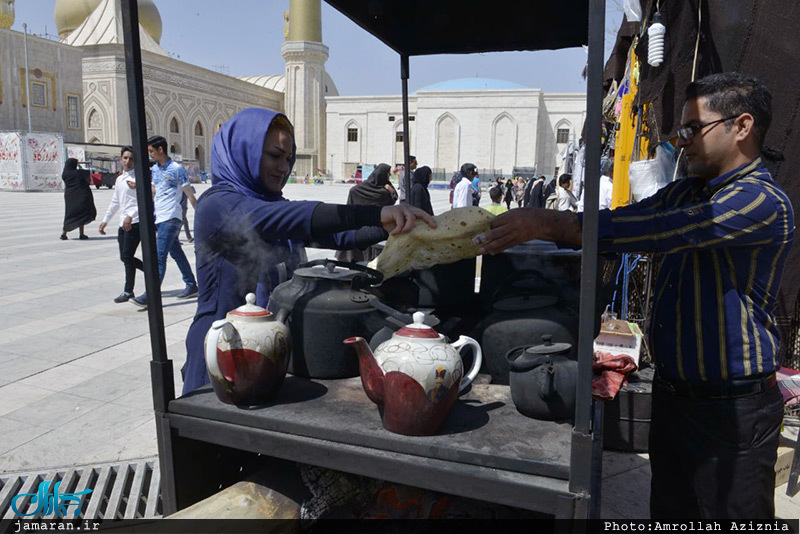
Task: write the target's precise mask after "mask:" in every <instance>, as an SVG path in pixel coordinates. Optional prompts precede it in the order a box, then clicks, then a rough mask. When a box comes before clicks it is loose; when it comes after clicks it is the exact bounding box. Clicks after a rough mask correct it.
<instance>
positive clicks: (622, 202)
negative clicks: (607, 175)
mask: <svg viewBox="0 0 800 534" xmlns="http://www.w3.org/2000/svg"><path fill="white" fill-rule="evenodd" d="M628 71H629V72H628V74H627V75H626V80H625V82H624V83H623V88H625V87H627V91H626V92H625V93H624V94H623V96H622V101H621V102H622V105H621V109H620V114H619V122H618V123H617V124H618V127H619V130H618V131H617V139H616V144H615V145H614V181H613V193H612V195H611V209H615V208H618V207H620V206H627V205H628V204H630V199H631V190H630V182H629V181H628V168H629V165H630V163H631V161H639V160H640V159H644V158H645V157H646V155H647V150H648V148H649V144H648V143H647V140H646V139H644V138H641V136H640V138H639V141H638V142H637V136H636V131H637V124H638V123H639V120H637V116H636V114H634V108H633V102H634V100H635V99H636V93H637V91H638V86H639V68H638V59H637V58H636V53H635V52H634V47H631V52H630V62H629V67H628Z"/></svg>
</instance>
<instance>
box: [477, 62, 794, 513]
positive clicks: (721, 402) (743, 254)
mask: <svg viewBox="0 0 800 534" xmlns="http://www.w3.org/2000/svg"><path fill="white" fill-rule="evenodd" d="M771 116H772V112H771V96H770V93H769V91H768V90H767V88H766V87H765V86H764V85H763V84H762V83H761V82H760V81H759V80H757V79H755V78H752V77H748V76H743V75H741V74H738V73H725V74H715V75H711V76H708V77H706V78H703V79H701V80H698V81H696V82H693V83H692V84H690V85H689V86H688V87H687V89H686V104H685V105H684V107H683V117H682V125H681V128H679V129H678V132H677V133H678V137H679V140H678V145H679V146H680V147H681V148H682V149H683V152H684V157H685V158H686V161H687V164H688V170H689V176H690V177H689V178H686V179H683V180H678V181H676V182H673V183H671V184H669V185H667V186H666V187H664V188H663V189H661V190H660V191H658V192H657V193H656V194H655V195H653V196H652V197H650V198H647V199H645V200H643V201H641V202H639V203H637V204H633V205H631V206H625V207H622V208H618V209H616V210H614V211H610V210H601V211H600V218H599V228H598V230H599V238H600V241H599V244H600V250H601V251H605V252H648V253H658V254H660V255H659V256H658V258H659V270H658V272H659V274H658V279H657V281H656V291H655V299H654V301H653V308H652V310H651V312H650V313H651V314H650V332H649V335H650V348H651V349H652V353H653V357H654V360H655V364H656V378H655V381H654V384H653V399H652V423H651V431H650V450H649V452H650V463H651V468H652V474H653V477H652V483H651V496H650V514H651V517H652V518H653V519H700V518H702V519H725V518H731V519H737V518H741V519H769V518H772V517H773V516H774V486H775V471H774V465H775V460H776V457H777V447H778V437H779V432H780V426H781V421H782V417H783V399H782V396H781V394H780V391H779V390H778V388H777V386H776V381H775V372H776V371H777V370H778V369H779V367H780V364H779V363H778V354H777V352H778V345H779V343H780V340H779V335H778V330H777V328H776V326H775V317H774V310H775V306H776V301H777V296H778V287H779V285H780V281H781V276H782V274H783V267H784V262H785V261H786V255H787V253H788V251H789V247H790V246H791V244H792V241H793V239H794V211H793V209H792V205H791V203H790V202H789V198H788V197H787V196H786V193H785V192H784V191H783V189H782V188H781V187H780V186H779V185H778V184H777V183H776V182H775V181H773V179H772V177H771V176H770V173H769V171H768V170H767V169H766V167H764V165H763V163H762V161H761V157H760V154H761V150H762V148H763V144H764V138H765V136H766V133H767V130H768V128H769V125H770V121H771ZM581 225H582V217H581V215H580V214H577V215H576V214H570V213H569V212H556V211H547V210H512V211H511V212H509V213H508V214H506V215H503V216H501V217H498V218H496V219H495V220H494V221H493V223H492V230H490V231H489V232H487V233H485V234H482V235H480V236H478V237H476V242H478V243H480V244H481V245H482V249H481V253H484V252H486V253H496V252H499V251H501V250H503V249H505V248H508V247H510V246H513V245H516V244H518V243H521V242H524V241H528V240H530V239H547V240H551V241H560V242H566V243H571V244H574V245H580V244H581Z"/></svg>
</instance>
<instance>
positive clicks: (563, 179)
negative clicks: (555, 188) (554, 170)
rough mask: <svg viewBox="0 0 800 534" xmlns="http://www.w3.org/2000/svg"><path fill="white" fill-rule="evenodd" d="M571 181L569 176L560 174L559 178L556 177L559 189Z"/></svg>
mask: <svg viewBox="0 0 800 534" xmlns="http://www.w3.org/2000/svg"><path fill="white" fill-rule="evenodd" d="M571 181H572V175H571V174H562V175H561V176H559V177H558V185H560V186H561V187H564V186H565V185H567V184H568V183H570V182H571Z"/></svg>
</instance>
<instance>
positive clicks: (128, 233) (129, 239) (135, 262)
mask: <svg viewBox="0 0 800 534" xmlns="http://www.w3.org/2000/svg"><path fill="white" fill-rule="evenodd" d="M119 161H120V164H121V165H122V173H121V174H120V175H119V176H117V181H116V182H115V183H114V195H113V196H112V197H111V203H110V204H109V205H108V209H107V210H106V215H105V217H103V222H101V223H100V228H98V231H99V232H100V235H106V231H105V230H106V226H107V225H108V222H109V221H110V220H111V218H112V217H113V216H114V214H115V213H116V212H117V211H119V212H120V213H119V229H118V230H117V244H118V245H119V259H120V260H121V261H122V263H123V265H125V286H124V287H123V290H122V293H120V294H119V296H117V297H116V298H115V299H114V302H116V303H118V304H119V303H121V302H127V301H128V300H130V299H132V298H133V297H134V296H135V295H134V294H133V286H134V284H135V282H136V269H139V270H140V271H142V272H144V264H143V263H142V260H140V259H139V258H137V257H135V256H134V254H136V249H137V248H139V204H138V202H137V201H136V182H135V179H136V178H135V174H134V171H133V148H131V147H129V146H125V147H122V151H121V153H120V158H119Z"/></svg>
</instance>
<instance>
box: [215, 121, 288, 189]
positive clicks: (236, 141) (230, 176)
mask: <svg viewBox="0 0 800 534" xmlns="http://www.w3.org/2000/svg"><path fill="white" fill-rule="evenodd" d="M278 115H283V114H282V113H277V112H275V111H272V110H269V109H263V108H248V109H245V110H242V111H240V112H239V113H237V114H236V115H234V116H233V117H231V119H230V120H229V121H228V122H226V123H225V124H223V125H222V127H221V128H220V129H219V131H218V132H217V134H216V135H215V136H214V141H213V142H212V143H211V174H212V180H211V183H212V184H214V185H222V184H228V185H230V186H231V187H233V188H234V189H236V190H237V191H238V192H240V193H241V194H243V195H246V196H248V197H253V198H259V199H261V200H276V199H277V198H280V197H282V196H283V195H281V194H276V193H270V192H269V191H267V190H266V189H265V188H264V185H263V184H262V182H261V155H262V154H263V152H264V139H265V138H266V136H267V130H268V129H269V126H270V124H272V121H273V119H275V117H277V116H278ZM296 152H297V147H296V146H295V144H294V138H293V139H292V154H293V155H292V161H291V163H290V165H289V173H291V172H292V167H294V162H295V158H296V154H295V153H296ZM288 179H289V174H287V175H286V177H285V178H284V181H283V184H286V181H287V180H288ZM283 184H282V185H283Z"/></svg>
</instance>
